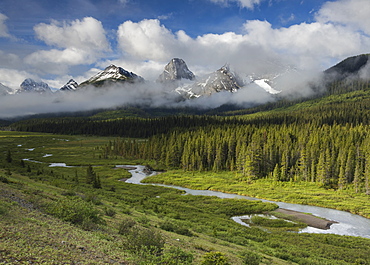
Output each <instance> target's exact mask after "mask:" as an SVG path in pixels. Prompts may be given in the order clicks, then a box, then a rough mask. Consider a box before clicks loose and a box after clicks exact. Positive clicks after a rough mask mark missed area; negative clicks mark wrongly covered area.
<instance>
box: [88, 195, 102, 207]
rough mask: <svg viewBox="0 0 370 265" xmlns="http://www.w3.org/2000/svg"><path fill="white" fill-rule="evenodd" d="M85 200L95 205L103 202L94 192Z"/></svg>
mask: <svg viewBox="0 0 370 265" xmlns="http://www.w3.org/2000/svg"><path fill="white" fill-rule="evenodd" d="M85 201H87V202H91V203H93V204H95V205H101V204H102V202H101V200H100V199H99V197H98V196H96V195H94V194H87V195H86V197H85Z"/></svg>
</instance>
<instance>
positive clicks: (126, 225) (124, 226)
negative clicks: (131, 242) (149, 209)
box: [118, 217, 136, 235]
mask: <svg viewBox="0 0 370 265" xmlns="http://www.w3.org/2000/svg"><path fill="white" fill-rule="evenodd" d="M135 225H136V222H135V220H134V219H132V218H130V217H127V218H125V219H123V220H122V222H121V224H120V225H119V227H118V233H119V234H120V235H127V234H129V233H130V231H131V228H133V227H134V226H135Z"/></svg>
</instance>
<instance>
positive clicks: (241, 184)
mask: <svg viewBox="0 0 370 265" xmlns="http://www.w3.org/2000/svg"><path fill="white" fill-rule="evenodd" d="M144 182H149V183H150V182H153V183H163V184H168V185H177V186H183V187H187V188H192V189H199V190H214V191H222V192H226V193H235V194H239V195H245V196H250V197H255V198H260V199H267V200H272V201H282V202H289V203H298V204H307V205H314V206H321V207H327V208H333V209H337V210H341V211H348V212H351V213H354V214H358V215H361V216H364V217H367V218H370V197H369V196H366V195H365V194H357V193H355V192H354V191H353V190H351V189H347V190H338V191H334V190H327V189H324V188H323V187H321V186H319V185H318V184H316V183H307V182H300V183H297V182H295V183H293V182H272V181H270V180H265V179H261V180H256V181H253V182H252V183H251V182H247V181H243V179H242V178H241V177H240V175H239V174H237V173H235V172H218V173H215V172H184V171H182V170H171V171H168V172H166V173H163V174H160V175H157V176H153V177H149V178H147V179H145V180H144Z"/></svg>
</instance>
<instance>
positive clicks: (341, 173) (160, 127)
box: [12, 81, 370, 194]
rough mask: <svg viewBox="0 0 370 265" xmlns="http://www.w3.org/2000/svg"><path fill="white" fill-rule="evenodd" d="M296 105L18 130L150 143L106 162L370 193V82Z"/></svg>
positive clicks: (113, 151)
mask: <svg viewBox="0 0 370 265" xmlns="http://www.w3.org/2000/svg"><path fill="white" fill-rule="evenodd" d="M284 102H286V101H284ZM293 103H294V101H291V102H286V104H285V105H284V104H283V102H278V103H276V106H280V107H279V108H273V109H272V110H267V111H258V108H255V109H254V113H251V114H248V115H235V114H244V113H243V112H240V111H239V112H231V113H230V112H229V114H233V115H232V116H223V117H220V116H207V115H203V116H167V117H160V118H140V117H129V118H124V117H123V118H120V119H107V120H104V119H101V117H100V118H99V119H96V118H92V117H91V118H52V119H34V120H26V121H22V122H18V123H15V124H13V125H12V128H13V129H16V130H23V131H40V132H51V133H64V134H86V135H102V136H105V135H109V136H120V137H132V138H147V139H148V140H147V141H133V140H123V139H120V138H117V140H116V141H113V142H110V143H109V144H108V145H107V146H106V147H104V148H102V156H103V157H107V156H110V155H120V156H123V157H125V158H132V157H134V158H139V159H145V160H155V161H157V162H158V163H160V164H161V165H163V166H164V167H166V168H181V169H183V170H190V171H192V170H197V171H223V170H227V171H234V172H237V173H239V174H241V176H242V177H243V179H246V180H249V181H252V180H255V179H261V178H269V179H271V180H274V181H307V182H316V183H320V185H322V186H323V187H326V188H333V189H345V188H348V187H351V188H354V190H355V191H356V192H358V193H366V194H369V193H370V180H369V176H370V147H369V143H370V136H369V126H368V125H369V122H370V113H369V109H370V90H369V87H368V83H367V82H359V81H355V82H347V81H346V82H345V81H338V82H333V83H331V85H330V86H328V91H327V93H326V96H324V97H320V98H319V97H318V98H314V99H311V100H307V101H302V102H300V103H296V104H293ZM271 106H273V104H269V105H268V108H271ZM259 108H260V109H263V108H264V106H261V107H259ZM265 108H267V107H265ZM224 114H225V113H224Z"/></svg>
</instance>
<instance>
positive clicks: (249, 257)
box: [242, 251, 262, 265]
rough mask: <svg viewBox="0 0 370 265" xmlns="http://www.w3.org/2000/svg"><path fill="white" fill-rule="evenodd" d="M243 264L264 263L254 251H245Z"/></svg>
mask: <svg viewBox="0 0 370 265" xmlns="http://www.w3.org/2000/svg"><path fill="white" fill-rule="evenodd" d="M242 257H243V264H245V265H259V264H260V262H261V261H262V258H261V256H260V255H258V254H257V253H254V252H252V251H245V252H243V253H242Z"/></svg>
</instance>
